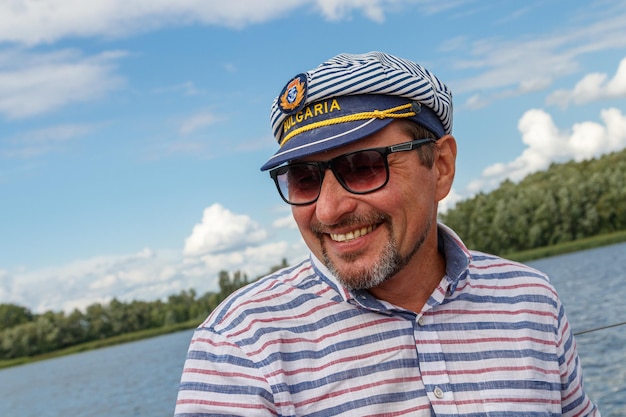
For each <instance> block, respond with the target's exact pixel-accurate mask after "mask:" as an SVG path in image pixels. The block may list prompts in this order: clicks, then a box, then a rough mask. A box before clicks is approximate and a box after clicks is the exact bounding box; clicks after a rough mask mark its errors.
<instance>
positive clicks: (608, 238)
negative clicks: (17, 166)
mask: <svg viewBox="0 0 626 417" xmlns="http://www.w3.org/2000/svg"><path fill="white" fill-rule="evenodd" d="M623 242H626V230H623V231H619V232H614V233H609V234H603V235H598V236H594V237H590V238H584V239H579V240H575V241H571V242H565V243H560V244H556V245H552V246H546V247H542V248H536V249H530V250H525V251H520V252H514V253H508V254H502V255H499V256H502V257H504V258H507V259H511V260H514V261H518V262H528V261H531V260H536V259H542V258H548V257H551V256H557V255H562V254H566V253H572V252H579V251H583V250H586V249H593V248H597V247H602V246H609V245H614V244H618V243H623ZM202 320H204V317H202V318H199V319H197V320H189V321H187V322H184V323H178V324H175V325H172V326H167V327H159V328H154V329H146V330H141V331H138V332H132V333H126V334H122V335H119V336H115V337H111V338H107V339H101V340H95V341H91V342H87V343H82V344H79V345H74V346H70V347H67V348H64V349H60V350H56V351H53V352H49V353H46V354H42V355H37V356H25V357H21V358H15V359H0V370H2V369H5V368H10V367H15V366H20V365H27V364H29V363H33V362H39V361H42V360H47V359H53V358H58V357H62V356H67V355H71V354H74V353H80V352H86V351H90V350H95V349H100V348H104V347H109V346H115V345H119V344H122V343H130V342H135V341H139V340H143V339H148V338H151V337H157V336H162V335H166V334H170V333H175V332H178V331H185V330H191V329H193V328H195V327H196V326H198V325H199V324H200V323H201V322H202Z"/></svg>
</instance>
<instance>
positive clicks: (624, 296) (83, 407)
mask: <svg viewBox="0 0 626 417" xmlns="http://www.w3.org/2000/svg"><path fill="white" fill-rule="evenodd" d="M529 264H530V265H532V266H534V267H536V268H538V269H541V270H543V271H545V272H547V273H548V274H550V276H551V279H552V282H553V283H554V285H555V287H556V288H557V290H558V291H559V295H560V296H561V299H562V301H563V303H564V304H565V307H566V311H567V315H568V318H569V320H570V324H571V325H572V328H573V330H574V331H575V332H580V331H584V330H588V329H592V328H596V327H599V326H604V325H610V324H613V323H617V322H623V321H626V285H624V284H626V244H619V245H612V246H608V247H604V248H598V249H592V250H588V251H582V252H577V253H574V254H568V255H562V256H556V257H552V258H546V259H542V260H538V261H534V262H530V263H529ZM191 334H192V332H191V331H184V332H179V333H174V334H170V335H166V336H161V337H156V338H153V339H148V340H142V341H139V342H134V343H128V344H124V345H120V346H113V347H110V348H104V349H100V350H96V351H90V352H85V353H79V354H75V355H72V356H66V357H62V358H58V359H51V360H47V361H43V362H37V363H33V364H29V365H24V366H19V367H15V368H9V369H4V370H0V416H2V417H60V416H72V417H83V416H84V417H105V416H106V417H111V416H115V417H126V416H138V417H165V416H172V414H173V411H174V403H175V401H176V395H177V390H178V381H179V379H180V374H181V371H182V367H183V363H184V360H185V354H186V351H187V347H188V345H189V340H190V339H191ZM577 343H578V348H579V354H580V356H581V360H582V363H583V367H584V372H585V385H586V390H587V392H588V393H589V394H590V395H591V397H592V398H593V400H594V401H595V402H596V403H597V404H599V406H600V410H601V411H602V415H603V416H604V417H618V416H626V326H622V327H615V328H610V329H605V330H600V331H597V332H592V333H586V334H581V335H579V336H578V337H577Z"/></svg>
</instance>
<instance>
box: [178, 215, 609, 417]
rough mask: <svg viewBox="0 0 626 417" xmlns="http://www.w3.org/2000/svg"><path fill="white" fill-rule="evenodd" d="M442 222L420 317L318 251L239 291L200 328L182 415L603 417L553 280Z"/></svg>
mask: <svg viewBox="0 0 626 417" xmlns="http://www.w3.org/2000/svg"><path fill="white" fill-rule="evenodd" d="M439 231H440V241H441V243H442V246H443V250H444V252H445V255H446V263H447V267H446V275H445V276H444V277H443V278H442V280H441V282H440V284H439V286H438V287H437V288H436V289H435V291H434V292H433V293H432V295H431V296H430V299H429V300H428V302H427V303H426V305H424V307H423V309H422V311H421V312H420V313H419V314H416V313H414V312H412V311H407V310H404V309H401V308H398V307H396V306H394V305H391V304H389V303H387V302H385V301H381V300H377V299H375V298H374V297H372V296H371V295H370V294H369V293H368V292H367V291H354V292H351V291H348V290H346V289H345V288H343V287H342V286H341V285H340V284H339V283H338V281H337V279H336V278H335V277H333V275H332V274H331V273H330V272H329V271H328V270H327V269H326V268H325V267H324V266H323V265H322V264H321V262H320V261H319V260H317V259H315V258H314V257H313V256H311V258H310V259H308V260H306V261H304V262H302V263H300V264H298V265H296V266H294V267H290V268H287V269H284V270H281V271H279V272H277V273H275V274H273V275H270V276H267V277H265V278H263V279H261V280H259V281H256V282H254V283H253V284H251V285H248V286H247V287H244V288H242V289H241V290H239V291H237V292H235V293H234V294H232V295H231V296H230V297H229V298H228V299H226V300H225V301H224V302H223V303H222V304H221V305H220V306H219V307H218V308H217V309H216V310H215V311H213V313H212V314H211V315H210V316H209V317H208V319H207V320H206V321H205V322H204V323H203V324H201V325H200V326H199V327H198V328H197V329H196V331H195V333H194V336H193V339H192V341H191V345H190V348H189V352H188V356H187V360H186V362H185V366H184V370H183V374H182V378H181V384H180V391H179V394H178V400H177V403H176V416H179V417H183V416H226V415H228V416H233V415H239V416H246V417H252V416H319V417H329V416H381V417H382V416H458V415H463V416H560V415H564V416H599V415H600V413H599V412H598V410H597V407H596V406H595V405H594V404H593V403H592V402H591V401H590V399H589V398H588V397H587V395H586V394H585V392H584V391H583V387H582V373H581V367H580V361H579V358H578V354H577V352H576V343H575V340H574V337H573V335H572V331H571V328H570V326H569V324H568V322H567V318H566V316H565V313H564V309H563V306H562V305H561V302H560V301H559V299H558V297H557V294H556V292H555V290H554V288H553V286H552V285H551V284H550V282H549V281H548V278H547V277H546V276H545V275H544V274H542V273H540V272H538V271H536V270H534V269H532V268H530V267H528V266H525V265H521V264H518V263H514V262H511V261H508V260H505V259H502V258H498V257H495V256H491V255H487V254H483V253H479V252H474V251H468V250H467V249H466V247H465V246H464V245H463V243H462V242H461V241H460V239H459V238H458V237H457V236H456V235H455V234H454V232H452V231H451V230H450V229H448V228H447V227H446V226H444V225H439Z"/></svg>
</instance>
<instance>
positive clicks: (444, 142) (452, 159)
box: [434, 135, 456, 201]
mask: <svg viewBox="0 0 626 417" xmlns="http://www.w3.org/2000/svg"><path fill="white" fill-rule="evenodd" d="M437 147H438V148H439V149H438V152H437V159H436V160H435V166H434V168H435V169H436V170H437V194H436V196H437V201H441V200H443V199H444V197H445V196H447V195H448V193H449V192H450V190H451V189H452V182H453V181H454V174H455V172H456V139H454V136H452V135H445V136H443V137H441V138H439V140H437Z"/></svg>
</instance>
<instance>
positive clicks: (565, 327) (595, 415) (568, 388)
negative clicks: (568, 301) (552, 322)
mask: <svg viewBox="0 0 626 417" xmlns="http://www.w3.org/2000/svg"><path fill="white" fill-rule="evenodd" d="M558 306H559V322H558V324H559V327H558V334H557V349H558V353H559V367H560V371H561V408H562V413H563V414H562V415H563V416H564V417H567V416H590V417H600V411H599V410H598V407H597V406H596V405H595V404H594V403H593V402H592V401H591V399H590V398H589V397H588V396H587V394H586V393H585V391H584V389H583V374H582V366H581V363H580V358H579V356H578V352H577V348H576V340H575V339H574V334H573V333H572V330H571V327H570V325H569V322H568V321H567V317H566V315H565V310H564V308H563V306H562V305H561V303H560V302H559V304H558Z"/></svg>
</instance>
